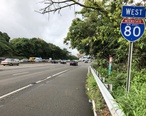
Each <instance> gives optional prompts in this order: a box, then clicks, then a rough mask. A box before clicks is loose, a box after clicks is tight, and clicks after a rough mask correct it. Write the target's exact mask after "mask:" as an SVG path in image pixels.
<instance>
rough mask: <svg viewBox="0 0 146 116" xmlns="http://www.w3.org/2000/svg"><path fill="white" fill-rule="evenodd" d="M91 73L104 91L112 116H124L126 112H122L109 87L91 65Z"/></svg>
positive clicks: (102, 91) (103, 94)
mask: <svg viewBox="0 0 146 116" xmlns="http://www.w3.org/2000/svg"><path fill="white" fill-rule="evenodd" d="M90 69H91V73H92V74H93V76H94V78H95V80H96V83H97V84H98V87H99V89H100V91H101V93H102V96H103V98H104V100H105V102H106V104H107V106H108V108H109V111H110V113H111V115H112V116H124V113H123V112H122V110H121V109H119V107H118V104H117V103H116V101H115V99H114V98H113V96H112V95H111V94H110V92H109V91H108V90H107V88H106V87H105V86H104V84H103V83H102V82H101V80H100V79H99V78H98V76H97V74H96V72H95V69H93V68H92V67H91V66H90Z"/></svg>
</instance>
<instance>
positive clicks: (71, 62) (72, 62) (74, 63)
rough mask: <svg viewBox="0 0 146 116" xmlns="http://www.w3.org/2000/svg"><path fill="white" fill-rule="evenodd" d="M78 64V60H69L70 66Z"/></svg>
mask: <svg viewBox="0 0 146 116" xmlns="http://www.w3.org/2000/svg"><path fill="white" fill-rule="evenodd" d="M71 65H72V66H78V61H75V60H71V61H70V66H71Z"/></svg>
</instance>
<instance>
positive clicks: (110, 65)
mask: <svg viewBox="0 0 146 116" xmlns="http://www.w3.org/2000/svg"><path fill="white" fill-rule="evenodd" d="M112 61H113V58H112V57H111V56H110V57H109V67H108V75H110V74H111V70H112Z"/></svg>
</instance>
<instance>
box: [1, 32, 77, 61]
mask: <svg viewBox="0 0 146 116" xmlns="http://www.w3.org/2000/svg"><path fill="white" fill-rule="evenodd" d="M0 56H1V57H18V58H29V57H42V58H45V59H48V58H52V59H74V58H76V57H75V56H73V55H71V53H70V52H69V51H68V50H67V49H65V48H63V49H61V48H60V47H58V46H56V45H54V44H52V43H47V42H45V41H44V40H43V39H41V38H13V39H12V40H10V37H9V36H8V34H7V33H2V32H0Z"/></svg>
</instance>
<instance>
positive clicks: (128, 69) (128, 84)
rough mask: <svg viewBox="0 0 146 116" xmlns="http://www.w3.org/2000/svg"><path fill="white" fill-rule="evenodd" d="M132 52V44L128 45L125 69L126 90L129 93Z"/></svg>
mask: <svg viewBox="0 0 146 116" xmlns="http://www.w3.org/2000/svg"><path fill="white" fill-rule="evenodd" d="M132 51H133V42H130V44H129V56H128V67H127V72H128V73H127V74H128V77H127V83H126V90H127V92H128V93H129V90H130V89H129V88H130V78H131V64H132Z"/></svg>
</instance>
